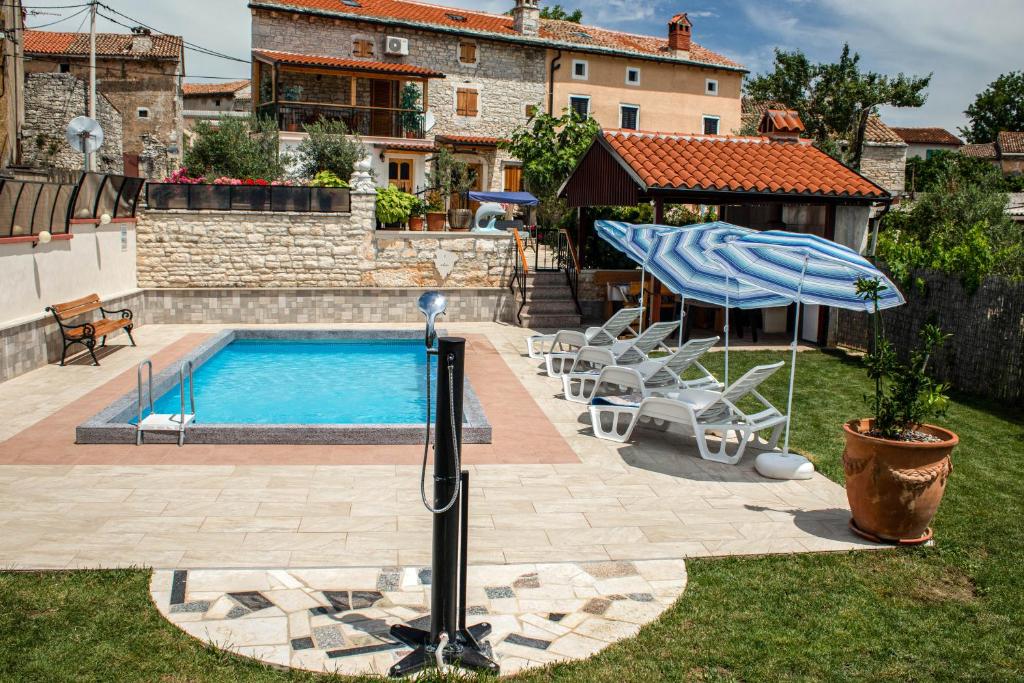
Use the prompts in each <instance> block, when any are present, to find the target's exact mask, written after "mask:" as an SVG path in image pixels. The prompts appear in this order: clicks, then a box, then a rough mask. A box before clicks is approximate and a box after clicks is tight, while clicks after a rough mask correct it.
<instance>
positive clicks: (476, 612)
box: [466, 605, 489, 616]
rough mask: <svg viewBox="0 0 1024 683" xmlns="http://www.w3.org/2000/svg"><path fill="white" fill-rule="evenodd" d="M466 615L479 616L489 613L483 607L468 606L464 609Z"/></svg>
mask: <svg viewBox="0 0 1024 683" xmlns="http://www.w3.org/2000/svg"><path fill="white" fill-rule="evenodd" d="M466 614H467V615H470V616H480V615H483V614H489V612H488V611H487V608H486V607H484V606H483V605H470V606H469V607H467V608H466Z"/></svg>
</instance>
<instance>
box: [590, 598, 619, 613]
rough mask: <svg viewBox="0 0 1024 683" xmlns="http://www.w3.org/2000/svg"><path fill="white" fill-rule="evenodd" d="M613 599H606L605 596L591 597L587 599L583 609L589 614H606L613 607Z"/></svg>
mask: <svg viewBox="0 0 1024 683" xmlns="http://www.w3.org/2000/svg"><path fill="white" fill-rule="evenodd" d="M611 605H612V602H611V600H605V599H604V598H591V599H590V600H587V604H585V605H583V611H584V612H586V613H587V614H604V613H605V612H607V611H608V608H609V607H611Z"/></svg>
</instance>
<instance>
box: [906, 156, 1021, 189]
mask: <svg viewBox="0 0 1024 683" xmlns="http://www.w3.org/2000/svg"><path fill="white" fill-rule="evenodd" d="M949 177H956V178H959V179H960V183H967V184H970V185H983V186H985V187H988V188H990V189H991V190H993V191H996V192H998V191H1011V189H1010V188H1009V187H1007V183H1006V181H1005V179H1004V178H1003V174H1002V172H1001V171H1000V170H999V168H998V167H997V166H995V165H994V164H992V163H990V162H988V161H987V160H985V159H979V158H977V157H969V156H965V155H963V154H960V153H958V152H949V151H945V150H941V151H937V152H936V153H935V154H932V155H931V156H930V157H928V158H927V159H922V158H921V157H912V158H910V159H907V189H908V190H909V191H910V192H936V191H941V190H942V187H943V183H944V182H945V181H946V179H947V178H949Z"/></svg>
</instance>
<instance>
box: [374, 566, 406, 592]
mask: <svg viewBox="0 0 1024 683" xmlns="http://www.w3.org/2000/svg"><path fill="white" fill-rule="evenodd" d="M401 585H402V571H401V570H400V569H396V568H394V567H389V568H386V569H382V570H381V572H380V575H379V576H377V590H379V591H397V590H398V589H399V588H400V587H401Z"/></svg>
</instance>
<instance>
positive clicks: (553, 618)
mask: <svg viewBox="0 0 1024 683" xmlns="http://www.w3.org/2000/svg"><path fill="white" fill-rule="evenodd" d="M548 619H550V620H551V621H556V622H557V621H561V620H562V619H565V614H563V613H561V612H552V613H551V614H549V615H548Z"/></svg>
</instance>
